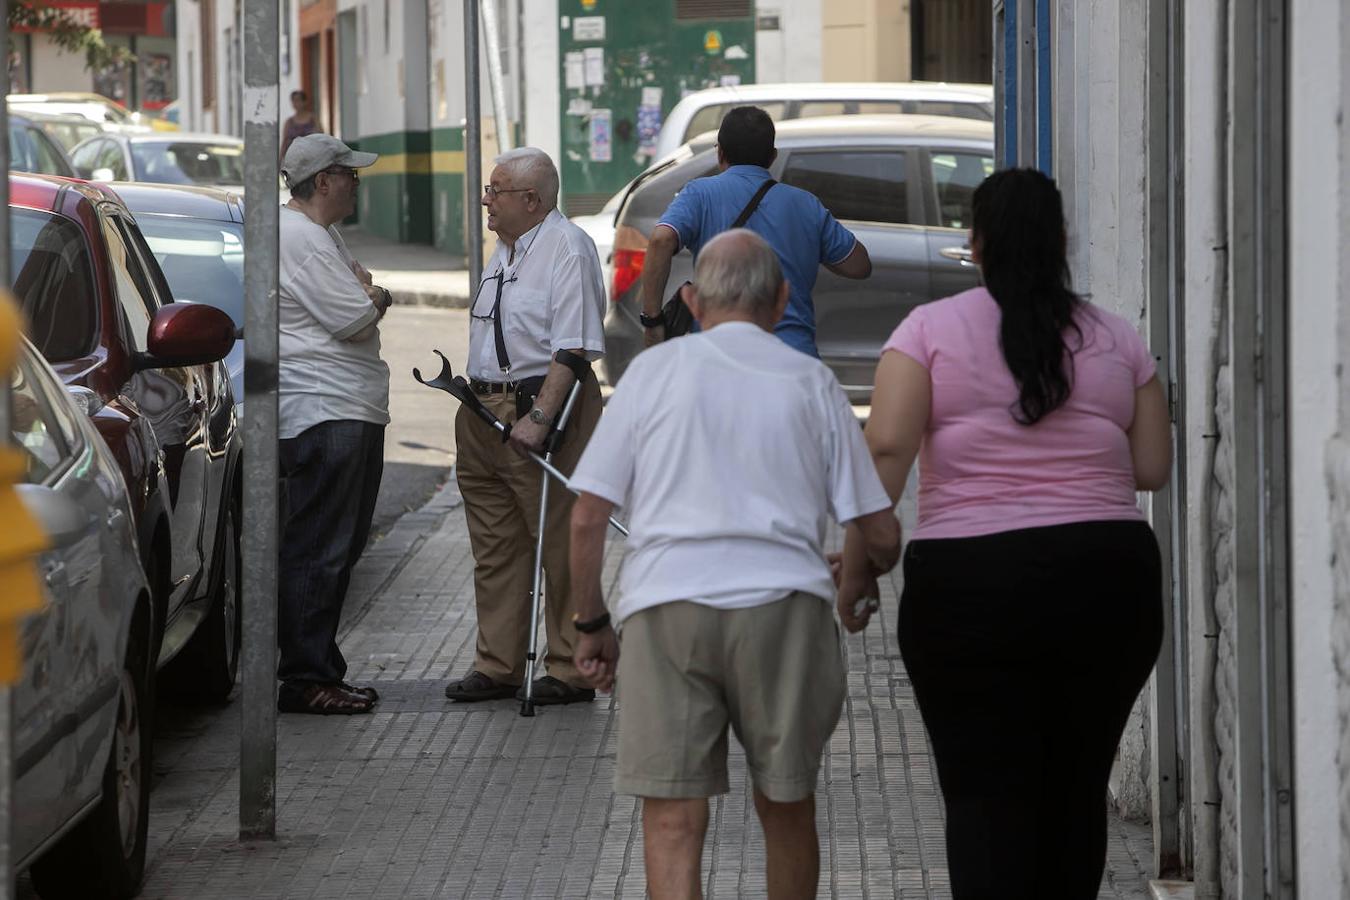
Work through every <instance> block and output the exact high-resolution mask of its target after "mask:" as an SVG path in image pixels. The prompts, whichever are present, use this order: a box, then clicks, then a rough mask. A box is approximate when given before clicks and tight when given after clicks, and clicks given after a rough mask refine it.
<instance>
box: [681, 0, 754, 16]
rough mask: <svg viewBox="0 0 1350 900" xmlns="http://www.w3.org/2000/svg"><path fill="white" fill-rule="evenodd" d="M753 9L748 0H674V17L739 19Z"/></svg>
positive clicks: (752, 12)
mask: <svg viewBox="0 0 1350 900" xmlns="http://www.w3.org/2000/svg"><path fill="white" fill-rule="evenodd" d="M754 11H755V10H754V5H753V4H752V3H751V2H750V0H675V18H676V19H740V18H745V17H748V16H751V15H753V14H754Z"/></svg>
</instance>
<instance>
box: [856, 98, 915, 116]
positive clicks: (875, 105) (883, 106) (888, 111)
mask: <svg viewBox="0 0 1350 900" xmlns="http://www.w3.org/2000/svg"><path fill="white" fill-rule="evenodd" d="M904 111H905V106H904V104H903V103H901V102H900V101H899V100H885V101H883V100H864V101H862V102H861V103H859V104H858V112H859V113H862V114H863V115H870V114H874V113H875V114H880V115H884V116H890V115H895V114H897V113H902V112H904Z"/></svg>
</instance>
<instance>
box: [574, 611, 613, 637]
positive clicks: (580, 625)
mask: <svg viewBox="0 0 1350 900" xmlns="http://www.w3.org/2000/svg"><path fill="white" fill-rule="evenodd" d="M572 625H573V627H575V628H576V630H577V631H580V632H581V633H582V634H595V633H596V632H597V631H601V630H603V629H605V628H608V627H609V613H608V612H605V613H602V614H600V615H598V616H596V617H595V618H594V619H591V620H589V621H586V622H583V621H581V620H580V619H578V618H577V615H576V613H573V614H572Z"/></svg>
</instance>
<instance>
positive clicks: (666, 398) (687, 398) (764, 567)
mask: <svg viewBox="0 0 1350 900" xmlns="http://www.w3.org/2000/svg"><path fill="white" fill-rule="evenodd" d="M572 486H573V487H574V488H576V489H578V490H581V491H586V492H588V493H591V494H595V495H597V496H599V497H602V498H604V499H606V500H609V501H611V502H612V503H615V504H616V505H618V506H621V507H625V508H626V509H627V511H628V517H629V520H628V526H629V531H630V534H629V537H628V547H627V556H626V558H625V559H624V564H623V569H622V573H621V575H620V580H619V591H620V597H619V601H618V602H617V603H615V604H612V608H613V610H614V615H615V618H617V619H618V620H619V621H622V620H623V619H626V618H627V617H628V616H631V615H632V614H633V613H635V612H638V611H639V610H642V609H646V608H648V607H651V606H656V605H658V604H661V603H668V602H670V601H673V600H692V601H694V602H696V603H702V604H706V605H708V606H714V607H718V608H720V609H735V608H740V607H747V606H758V605H760V604H764V603H771V602H773V601H775V600H778V599H780V598H782V597H784V596H786V595H787V594H789V593H791V592H793V591H805V592H806V593H809V594H814V595H816V596H818V597H821V598H822V599H825V598H829V597H833V596H834V583H833V581H832V580H831V578H830V569H829V564H828V563H826V561H825V552H824V546H825V534H826V529H827V526H828V517H830V516H833V517H834V519H835V520H836V521H839V522H847V521H849V520H851V519H856V518H858V517H859V516H863V515H867V514H868V513H873V512H876V511H878V510H883V509H890V508H891V500H890V497H889V496H887V494H886V490H885V488H884V487H883V486H882V484H881V479H880V478H879V477H878V476H877V471H876V468H875V467H874V466H873V464H872V458H871V456H869V455H868V452H867V444H866V442H865V441H864V440H863V436H862V429H860V428H859V427H858V420H857V419H856V418H855V417H854V415H853V411H852V409H851V408H850V407H849V404H848V400H847V399H846V398H845V396H844V392H843V390H842V389H840V387H839V383H838V382H837V381H835V379H834V376H833V375H832V374H830V370H829V369H827V368H826V367H825V366H824V365H823V364H822V363H821V362H820V361H819V360H816V359H812V358H811V357H809V356H807V355H806V354H804V353H801V352H799V351H797V350H794V349H792V348H791V347H788V346H787V345H786V344H784V343H783V342H782V341H780V340H778V339H777V338H776V337H774V336H773V335H772V334H770V333H769V332H767V331H764V330H763V329H761V328H759V327H757V326H755V325H752V324H750V323H747V322H726V323H723V324H721V325H718V326H717V327H715V328H713V329H712V330H710V331H707V332H702V333H699V334H692V335H688V336H687V337H682V338H678V339H676V340H672V341H669V342H667V343H664V344H659V345H657V346H656V347H653V348H652V349H650V350H647V351H645V352H643V353H641V354H639V355H638V357H637V358H636V359H635V360H634V361H633V363H632V365H630V366H629V368H628V371H627V372H626V373H624V377H623V380H622V381H621V382H619V386H618V387H617V388H616V389H615V391H614V394H613V396H612V397H610V400H609V404H608V405H607V406H606V408H605V413H604V415H603V416H601V417H600V424H599V425H598V426H597V427H596V429H595V433H594V434H593V435H591V440H590V443H589V444H587V446H586V451H585V453H584V454H583V455H582V457H581V462H579V463H578V464H577V469H576V472H575V474H574V475H573V476H572ZM827 602H828V600H827Z"/></svg>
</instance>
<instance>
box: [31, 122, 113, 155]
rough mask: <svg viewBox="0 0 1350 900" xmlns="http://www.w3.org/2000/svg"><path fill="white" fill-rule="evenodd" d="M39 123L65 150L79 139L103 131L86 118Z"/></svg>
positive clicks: (68, 149)
mask: <svg viewBox="0 0 1350 900" xmlns="http://www.w3.org/2000/svg"><path fill="white" fill-rule="evenodd" d="M41 125H42V130H43V131H45V132H47V134H48V136H49V137H51V138H52V140H54V141H56V142H57V143H58V144H60V145H61V146H62V147H64V148H65V149H66V151H67V152H69V151H70V149H71V148H72V147H74V146H75V145H76V144H78V143H79V142H80V141H82V140H84V139H86V138H91V137H93V136H94V135H96V134H99V133H100V132H102V131H103V129H102V128H99V127H98V126H97V125H95V124H94V123H93V122H90V121H88V120H83V121H80V120H75V121H60V122H42V123H41Z"/></svg>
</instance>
